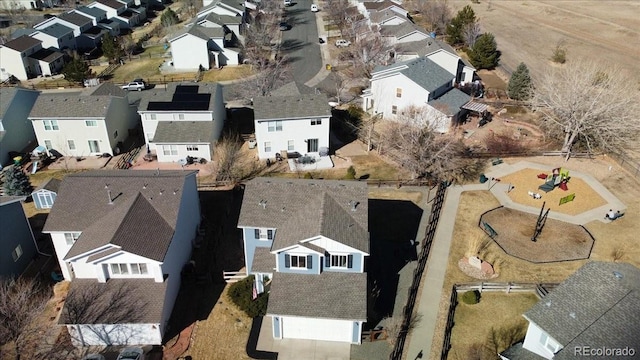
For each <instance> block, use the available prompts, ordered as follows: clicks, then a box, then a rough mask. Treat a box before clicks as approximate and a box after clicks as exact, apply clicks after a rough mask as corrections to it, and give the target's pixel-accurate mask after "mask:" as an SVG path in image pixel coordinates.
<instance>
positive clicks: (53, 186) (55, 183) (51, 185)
mask: <svg viewBox="0 0 640 360" xmlns="http://www.w3.org/2000/svg"><path fill="white" fill-rule="evenodd" d="M59 188H60V180H58V179H56V178H49V180H47V181H45V182H44V183H43V184H42V185H40V186H38V188H37V189H36V190H43V189H44V190H49V191H53V192H54V193H57V192H58V189H59Z"/></svg>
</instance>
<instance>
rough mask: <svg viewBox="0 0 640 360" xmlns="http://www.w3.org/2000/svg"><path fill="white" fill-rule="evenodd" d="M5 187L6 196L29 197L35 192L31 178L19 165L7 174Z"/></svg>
mask: <svg viewBox="0 0 640 360" xmlns="http://www.w3.org/2000/svg"><path fill="white" fill-rule="evenodd" d="M3 186H4V193H5V195H9V196H28V195H29V194H31V192H32V191H33V187H32V186H31V182H30V181H29V177H28V176H27V174H25V173H24V170H23V169H22V166H19V165H14V166H12V167H11V170H9V171H8V172H7V173H6V175H5V179H4V185H3Z"/></svg>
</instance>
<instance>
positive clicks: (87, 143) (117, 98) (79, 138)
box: [29, 83, 139, 158]
mask: <svg viewBox="0 0 640 360" xmlns="http://www.w3.org/2000/svg"><path fill="white" fill-rule="evenodd" d="M29 120H31V123H32V125H33V129H34V131H35V133H36V138H37V141H38V145H40V146H44V147H46V148H47V150H49V151H50V152H54V153H57V154H59V155H62V156H73V157H79V158H82V157H85V156H96V155H103V154H109V155H117V154H119V153H120V152H122V151H125V149H123V146H122V143H124V141H125V140H126V139H127V137H128V136H129V130H131V129H135V128H137V127H138V124H139V121H138V114H137V112H136V107H135V105H130V104H129V101H128V99H127V95H126V93H124V92H123V91H121V89H120V91H118V90H114V89H113V84H109V83H103V84H101V85H99V86H97V87H95V88H90V89H87V90H85V91H84V92H78V93H50V94H42V95H41V96H40V97H39V98H38V99H37V100H36V102H35V104H34V106H33V109H31V112H30V114H29Z"/></svg>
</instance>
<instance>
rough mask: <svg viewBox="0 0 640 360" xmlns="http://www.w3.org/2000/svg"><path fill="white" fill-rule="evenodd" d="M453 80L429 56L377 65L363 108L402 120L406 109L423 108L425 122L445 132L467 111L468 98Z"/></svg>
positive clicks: (453, 78) (364, 94) (365, 94)
mask: <svg viewBox="0 0 640 360" xmlns="http://www.w3.org/2000/svg"><path fill="white" fill-rule="evenodd" d="M455 80H456V79H455V75H454V74H452V73H450V72H449V71H447V70H446V69H445V68H443V67H442V66H440V65H438V64H437V63H436V62H434V61H432V60H431V59H429V58H428V57H420V58H417V59H413V60H408V61H401V62H397V63H395V64H391V65H387V66H378V67H376V68H375V69H374V70H373V72H372V74H371V80H370V87H369V88H368V89H365V90H364V92H363V95H362V98H363V99H364V101H363V109H364V110H365V111H368V112H370V113H371V114H382V116H383V117H384V118H385V119H388V120H400V119H402V120H405V119H404V118H403V117H402V115H403V114H404V111H405V109H408V108H409V107H418V108H424V111H425V112H426V113H427V116H426V118H427V119H429V124H428V125H429V126H431V127H432V128H433V129H434V130H436V131H438V132H447V131H448V129H449V127H450V125H451V124H452V123H455V122H457V121H459V119H460V118H461V117H463V116H464V115H465V114H466V111H467V110H465V109H464V108H463V106H464V105H466V103H467V102H469V101H470V100H471V97H469V96H468V95H466V94H464V93H462V92H460V91H459V90H457V89H455V88H454V85H455V83H456V82H455ZM454 90H455V91H454ZM452 91H453V92H452ZM416 125H419V126H425V125H427V124H416Z"/></svg>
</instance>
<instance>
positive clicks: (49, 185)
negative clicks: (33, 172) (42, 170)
mask: <svg viewBox="0 0 640 360" xmlns="http://www.w3.org/2000/svg"><path fill="white" fill-rule="evenodd" d="M59 188H60V180H58V179H56V178H50V179H49V180H47V181H45V182H44V183H43V184H42V185H40V186H38V188H37V189H36V190H35V191H34V192H32V193H31V198H32V199H33V204H34V205H35V207H36V209H38V210H43V209H51V207H52V206H53V203H54V202H55V201H56V196H58V189H59Z"/></svg>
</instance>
